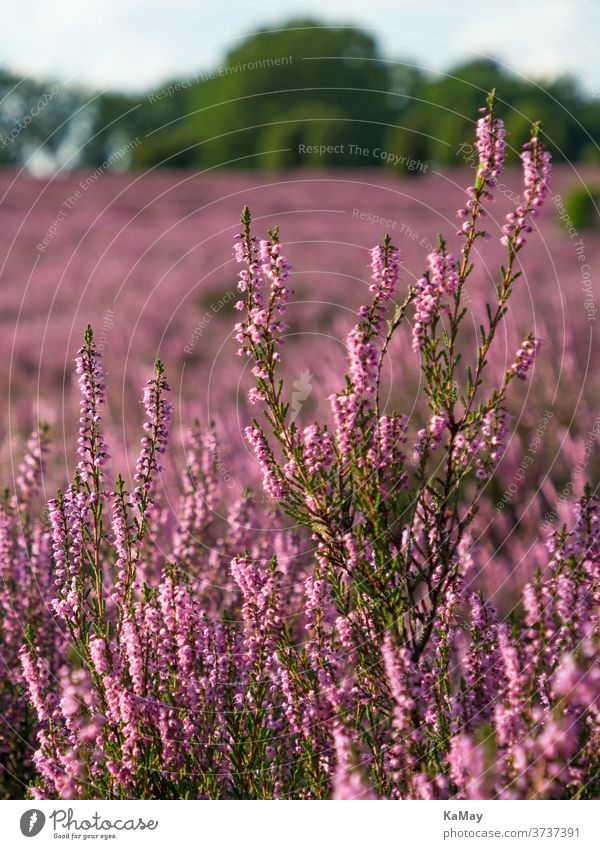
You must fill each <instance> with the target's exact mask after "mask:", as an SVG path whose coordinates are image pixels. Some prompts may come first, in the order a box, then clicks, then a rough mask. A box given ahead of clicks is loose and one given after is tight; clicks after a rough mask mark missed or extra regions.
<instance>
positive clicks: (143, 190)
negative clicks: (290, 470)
mask: <svg viewBox="0 0 600 849" xmlns="http://www.w3.org/2000/svg"><path fill="white" fill-rule="evenodd" d="M282 5H284V6H285V8H282ZM2 14H3V20H2V26H1V27H0V69H1V70H0V164H1V170H0V298H1V306H2V309H1V311H0V322H1V329H2V332H1V333H0V359H1V363H0V391H1V392H2V397H3V398H4V399H6V400H5V403H4V404H3V406H2V411H1V415H2V426H3V427H2V433H3V437H2V443H1V444H0V462H1V463H2V464H3V466H4V467H5V468H8V469H9V470H12V469H13V468H14V463H15V457H17V456H18V454H19V451H20V450H21V446H22V443H23V440H24V439H25V437H26V435H27V433H28V432H29V431H30V430H31V429H32V428H33V427H35V425H36V423H37V422H38V420H39V419H40V418H45V419H49V421H50V424H51V426H52V430H53V434H54V439H55V449H54V452H53V460H52V462H53V463H54V471H53V474H52V476H51V480H52V481H54V480H64V477H65V475H66V474H67V473H69V472H71V471H72V468H73V464H74V462H75V459H76V457H75V452H74V449H73V447H72V444H71V442H70V441H69V438H70V436H72V434H73V433H74V431H75V427H76V419H77V393H76V384H75V381H74V378H73V357H74V354H75V351H76V349H77V347H78V346H79V344H80V340H81V337H82V332H83V328H84V327H85V325H86V324H87V323H88V322H89V323H91V324H92V325H93V327H94V328H95V330H96V337H97V339H98V340H99V344H100V345H101V346H102V350H103V352H104V355H105V359H106V364H107V370H108V372H109V380H108V383H109V400H110V417H109V421H108V422H107V427H108V428H109V430H110V431H111V442H112V445H113V454H114V456H115V466H116V468H118V465H117V464H119V465H121V466H123V465H125V466H126V465H127V464H128V463H130V461H131V456H132V455H133V456H135V452H136V444H137V439H138V427H139V424H140V421H141V419H142V409H141V406H140V404H139V403H138V399H139V396H140V386H141V384H142V383H143V381H144V380H145V379H146V378H147V376H148V373H149V370H150V369H151V367H152V362H153V360H154V358H155V357H156V356H160V357H161V358H162V359H163V360H164V362H165V364H166V368H167V372H168V375H169V378H170V381H171V384H172V386H173V395H174V402H175V407H176V411H177V427H176V439H175V446H174V452H173V460H172V466H173V469H175V468H177V464H178V463H179V461H180V453H181V452H180V448H181V437H180V434H181V433H182V432H183V430H184V426H185V425H186V424H189V422H190V420H191V418H192V416H195V415H197V416H198V417H199V418H200V419H201V420H202V421H203V422H207V421H209V420H215V421H216V423H217V427H218V431H219V433H220V436H221V439H222V442H223V443H224V445H225V446H226V448H225V449H224V457H225V459H224V460H223V462H224V463H225V464H226V465H225V467H224V468H225V471H224V473H223V474H226V475H227V476H228V478H229V479H230V480H231V481H232V487H233V488H237V489H241V488H242V487H243V486H245V485H246V484H247V483H248V482H250V481H252V480H253V474H254V471H253V470H254V463H253V461H252V460H251V459H250V458H248V455H247V450H246V447H245V446H244V443H243V439H242V438H241V436H240V428H241V426H243V425H245V424H247V423H248V421H249V419H250V417H251V414H252V413H253V412H254V411H253V410H249V409H248V406H247V404H246V401H245V390H246V389H247V388H248V386H249V379H248V374H247V373H246V364H245V362H242V361H241V360H240V359H238V358H236V357H235V349H236V347H237V346H236V344H235V342H234V341H233V340H232V334H231V331H232V326H233V323H234V321H235V320H236V316H237V313H235V312H234V309H233V304H234V301H235V299H236V296H235V279H236V273H237V268H236V265H235V263H234V261H233V258H232V252H231V246H232V243H233V240H234V238H235V234H236V233H237V231H238V228H239V215H240V211H241V208H242V207H243V206H244V204H248V205H249V206H250V207H251V209H252V211H253V214H254V220H255V225H256V231H257V233H258V234H262V233H264V232H265V231H266V230H267V229H268V228H269V227H272V226H273V225H274V224H279V225H280V228H281V235H282V240H283V242H284V243H285V245H286V251H287V253H288V256H289V258H290V260H291V262H292V264H293V266H294V269H295V275H294V292H295V295H294V299H293V302H292V304H291V306H290V309H289V324H290V329H289V332H288V338H287V347H286V357H285V366H284V372H285V375H286V378H287V380H288V386H289V393H290V394H291V393H293V392H296V393H297V394H298V397H300V396H302V407H301V411H300V413H299V416H300V420H299V424H301V425H304V424H307V423H310V422H311V421H312V420H313V419H314V417H315V416H316V415H317V414H318V415H323V416H326V415H327V409H328V406H327V402H326V401H325V400H324V399H325V398H326V396H327V395H328V394H329V392H331V391H332V390H333V389H335V388H338V387H339V385H340V381H341V377H342V374H343V371H344V348H343V344H344V339H345V337H346V334H347V332H348V330H349V329H350V327H351V326H352V324H353V322H354V319H355V315H356V310H357V309H358V307H359V306H360V304H361V303H364V302H365V300H366V299H367V298H368V285H369V272H368V268H367V265H368V253H367V251H368V248H370V247H371V246H372V245H374V244H376V243H377V242H378V241H379V240H380V239H381V237H382V235H383V233H384V232H386V231H387V232H390V234H391V235H392V238H393V240H394V242H395V243H396V244H397V245H398V247H400V248H401V250H402V266H403V271H402V279H403V284H404V285H408V283H410V282H414V281H415V280H416V279H417V278H418V277H419V276H420V274H421V273H422V270H423V269H424V267H425V264H426V256H427V254H428V253H429V252H430V251H431V250H432V247H433V246H434V245H435V244H436V240H437V234H438V233H440V232H441V233H444V234H445V235H446V237H447V238H448V240H449V242H450V244H452V245H453V246H454V248H455V249H458V246H459V240H458V239H457V238H456V236H455V230H456V226H457V225H456V210H457V209H458V208H459V207H460V206H461V205H463V204H464V202H465V189H466V187H467V186H468V185H470V183H471V182H472V180H473V169H474V167H475V162H476V160H475V158H474V155H473V134H474V123H475V121H476V119H477V114H478V113H477V110H478V109H479V108H480V107H482V106H483V105H484V104H485V99H486V93H487V92H488V91H489V90H490V89H491V88H496V90H497V93H498V113H499V114H500V115H501V117H503V118H504V120H505V122H506V126H507V129H508V133H509V136H508V142H509V147H510V155H509V157H508V160H507V166H508V167H507V171H506V174H505V176H504V178H503V179H502V181H501V183H500V185H499V186H498V192H497V200H496V203H495V205H494V206H493V207H491V213H490V219H489V228H488V229H489V230H490V232H491V234H492V236H494V237H498V236H499V235H500V228H501V226H502V219H503V216H504V215H505V214H506V212H507V211H509V210H510V209H512V208H514V206H515V205H516V204H518V202H519V196H520V192H521V190H522V189H521V176H520V171H519V168H518V166H519V160H518V151H519V149H520V146H521V145H522V144H523V143H524V142H525V141H526V139H527V137H528V135H527V134H528V132H529V130H530V126H531V123H532V121H534V120H541V121H542V122H543V133H544V137H545V141H546V143H547V144H548V146H549V148H550V149H551V150H552V153H553V158H554V163H555V168H554V171H553V180H552V192H551V197H550V200H549V202H548V204H547V206H546V209H545V210H544V213H543V215H542V216H541V218H540V219H539V228H538V232H537V233H533V234H532V235H531V245H530V246H528V247H529V248H530V250H529V251H528V252H524V253H523V254H522V256H523V268H522V270H523V276H522V278H521V279H520V281H519V285H518V286H516V287H515V295H514V307H513V309H512V310H511V312H510V314H509V316H508V318H507V320H506V323H505V325H504V328H503V331H502V334H501V335H500V338H499V339H498V348H497V351H496V354H495V357H496V360H495V361H494V363H493V366H494V367H495V368H498V369H502V368H505V367H506V366H507V365H509V364H510V362H511V361H512V357H513V354H514V351H515V350H516V347H518V344H519V341H520V340H521V339H522V338H523V337H524V336H525V335H526V334H527V333H528V332H529V331H530V330H533V331H534V332H535V333H536V335H538V336H541V337H542V338H543V339H544V340H545V344H544V346H543V348H542V353H541V355H540V357H539V360H538V362H537V364H536V369H535V373H534V375H533V377H532V380H531V381H530V382H528V383H527V384H526V385H524V386H522V387H519V391H518V392H517V394H516V396H515V397H514V399H513V409H514V412H515V427H514V434H513V436H512V438H511V443H510V446H509V451H508V453H507V457H506V460H505V463H504V464H503V469H501V471H500V475H499V478H498V480H497V481H495V482H493V483H491V484H490V487H492V488H495V489H494V491H493V492H492V495H493V498H494V499H495V502H496V503H498V504H501V505H502V506H501V507H500V508H498V512H499V514H500V515H501V517H503V518H502V521H506V527H507V528H508V527H513V526H514V524H515V523H516V522H523V521H525V519H528V521H529V527H530V529H531V534H532V537H533V536H535V534H536V533H537V531H536V528H537V524H538V523H539V520H540V516H543V515H545V514H546V513H548V512H549V511H550V510H551V509H554V508H553V505H556V504H557V503H558V509H557V512H556V516H555V518H554V519H553V520H552V521H559V519H560V516H561V509H562V506H561V505H562V503H563V502H562V501H561V498H562V495H563V493H565V492H567V491H568V490H569V487H570V484H571V483H572V484H573V486H574V488H575V490H578V489H580V488H581V486H582V484H583V480H584V479H585V477H586V476H587V477H590V476H591V477H593V476H594V474H596V473H597V462H598V459H597V443H598V433H600V421H599V419H598V413H597V398H598V396H599V394H600V377H599V376H598V375H599V373H600V371H599V369H598V367H597V365H598V360H597V359H595V360H594V357H595V356H596V357H597V354H598V351H597V344H596V340H595V337H594V329H595V323H596V318H597V304H596V281H595V273H596V269H597V266H598V260H599V259H600V250H599V248H598V233H597V230H598V206H597V203H598V198H599V196H600V146H599V141H600V98H599V94H600V63H599V62H598V45H599V44H600V39H599V36H600V9H599V8H598V6H597V4H593V3H591V2H587V0H571V1H570V2H566V0H548V2H541V0H540V2H529V3H526V4H525V3H523V2H517V0H506V2H504V3H502V4H482V3H475V2H471V0H466V1H465V2H462V3H461V4H456V3H448V2H437V3H427V2H405V0H394V2H392V0H372V2H370V3H368V4H361V5H360V8H359V7H358V5H357V6H356V8H352V7H350V8H349V4H347V3H341V2H339V0H330V2H329V3H328V4H323V3H321V2H319V3H317V2H312V0H308V2H307V1H306V0H304V2H287V3H285V4H281V3H275V2H258V3H236V2H231V0H222V2H220V3H218V4H216V3H208V2H202V3H197V2H192V0H172V2H170V3H169V4H168V6H165V4H164V3H161V2H158V0H145V2H144V3H141V2H139V0H120V2H114V0H107V2H104V3H103V4H102V5H101V7H99V6H98V5H97V4H92V3H89V2H81V1H80V0H79V2H76V0H64V2H62V3H61V4H59V5H57V4H50V3H48V2H39V0H28V2H23V3H20V4H12V7H11V8H8V7H7V8H5V9H4V10H3V13H2ZM477 261H478V269H477V273H476V274H475V275H474V276H473V278H472V279H471V281H470V288H469V292H468V306H469V311H470V316H469V318H470V325H469V327H470V336H469V334H467V336H469V338H467V339H466V340H465V343H464V344H465V349H466V351H467V352H469V351H471V352H472V347H473V346H474V345H475V344H476V336H477V327H478V324H479V321H480V317H481V315H482V310H484V308H485V302H486V300H488V299H490V298H493V285H494V281H495V280H496V279H497V275H498V268H499V265H500V263H501V262H502V248H501V246H500V245H499V244H498V238H494V239H493V240H492V241H491V242H490V243H486V245H485V247H483V248H481V249H480V252H479V253H478V256H477ZM469 346H472V347H471V348H469ZM386 380H387V384H386V392H387V397H388V399H389V404H390V405H392V406H395V407H397V408H398V409H399V411H401V412H405V413H407V414H411V415H413V416H414V418H415V426H417V425H418V423H419V420H420V418H422V415H423V410H422V409H420V408H419V406H418V405H417V404H416V398H417V393H418V387H419V381H420V374H419V363H418V361H417V360H416V358H415V356H414V355H413V354H412V352H411V348H410V331H409V329H407V332H406V333H405V334H404V335H402V334H401V335H400V336H399V337H398V339H397V341H396V342H395V344H394V347H393V348H392V357H391V364H390V369H389V373H388V375H387V376H386ZM294 387H295V388H294ZM519 393H520V394H519ZM536 433H541V435H538V437H537V440H536V439H535V436H536ZM590 446H591V447H590ZM527 458H529V459H527ZM524 463H525V465H524V466H523V464H524ZM574 469H579V472H578V474H577V476H576V479H575V480H572V478H573V470H574ZM174 473H175V472H173V474H174ZM513 488H514V491H513ZM507 493H508V494H507ZM563 500H565V499H563ZM534 502H535V505H537V506H532V505H534ZM490 533H492V532H491V531H490ZM495 533H497V534H499V536H498V537H497V539H494V540H492V542H493V545H494V546H497V545H498V544H499V543H498V540H500V539H501V538H502V533H503V531H502V529H501V530H500V531H497V532H495ZM523 540H524V541H523V543H522V544H523V546H524V547H525V548H526V547H527V545H528V544H529V543H528V541H527V538H526V536H525V537H523Z"/></svg>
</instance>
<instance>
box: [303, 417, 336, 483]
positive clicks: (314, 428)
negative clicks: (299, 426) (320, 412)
mask: <svg viewBox="0 0 600 849" xmlns="http://www.w3.org/2000/svg"><path fill="white" fill-rule="evenodd" d="M302 437H303V438H302V444H303V449H302V453H303V457H304V462H305V463H306V468H307V469H308V471H309V472H311V473H315V472H320V471H321V470H322V469H325V468H327V466H330V465H331V464H332V463H333V440H332V438H331V434H330V433H329V432H328V431H327V430H322V429H321V428H320V427H319V426H318V425H316V424H315V425H309V426H308V427H305V428H304V431H303V434H302Z"/></svg>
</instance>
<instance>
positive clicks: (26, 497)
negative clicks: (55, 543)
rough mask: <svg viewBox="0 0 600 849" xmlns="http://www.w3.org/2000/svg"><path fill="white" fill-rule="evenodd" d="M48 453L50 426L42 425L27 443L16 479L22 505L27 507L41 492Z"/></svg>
mask: <svg viewBox="0 0 600 849" xmlns="http://www.w3.org/2000/svg"><path fill="white" fill-rule="evenodd" d="M47 453H48V425H46V424H45V423H44V422H42V423H40V426H39V429H38V430H35V431H34V432H33V433H32V434H31V436H30V437H29V439H28V441H27V451H26V453H25V456H24V457H23V460H22V462H21V465H20V466H19V472H18V474H17V479H16V488H17V491H18V493H19V502H20V504H21V505H23V506H24V505H27V504H29V502H30V501H31V499H32V498H33V497H34V496H35V495H36V494H37V493H38V492H39V489H40V486H41V482H42V478H43V476H44V457H45V455H46V454H47Z"/></svg>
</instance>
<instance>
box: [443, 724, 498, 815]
mask: <svg viewBox="0 0 600 849" xmlns="http://www.w3.org/2000/svg"><path fill="white" fill-rule="evenodd" d="M448 762H449V764H450V776H451V778H452V781H453V782H454V783H455V784H456V786H457V788H458V790H459V794H460V797H459V798H462V799H486V798H488V797H489V793H488V792H486V788H485V786H484V778H485V773H486V769H485V761H484V755H483V747H482V746H477V745H475V743H474V742H473V740H472V739H471V737H470V736H469V735H468V734H459V735H457V736H455V737H451V738H450V751H449V753H448Z"/></svg>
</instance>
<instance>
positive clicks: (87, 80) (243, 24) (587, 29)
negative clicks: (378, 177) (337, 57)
mask: <svg viewBox="0 0 600 849" xmlns="http://www.w3.org/2000/svg"><path fill="white" fill-rule="evenodd" d="M299 15H302V16H308V15H310V16H314V17H317V18H318V19H319V20H322V21H325V22H331V23H350V24H355V25H357V26H363V27H366V28H368V29H371V30H372V32H373V33H374V34H375V35H376V36H377V38H378V40H379V42H380V44H381V48H382V51H383V53H384V55H386V56H387V57H389V58H402V59H405V60H407V59H408V60H410V61H414V62H415V63H416V64H418V65H420V66H421V67H423V68H424V69H430V70H444V69H446V68H448V67H449V66H450V65H451V64H452V63H454V62H458V61H463V60H465V59H468V58H472V57H474V56H481V55H485V56H494V57H497V58H499V59H500V60H501V61H502V62H504V63H505V64H506V65H507V66H508V67H510V68H511V69H513V70H515V71H516V72H518V73H521V74H523V75H525V76H536V77H543V78H546V79H549V78H552V77H555V76H556V75H558V74H560V73H563V72H565V71H570V72H571V73H573V74H575V75H576V76H577V77H578V78H579V80H580V82H581V84H582V86H584V87H585V88H586V89H587V90H588V92H590V93H591V94H593V95H595V96H600V61H599V52H600V2H598V0H594V2H591V0H533V2H524V0H503V2H501V3H490V2H484V0H479V2H474V0H454V2H450V0H437V2H427V0H425V2H423V0H369V2H361V3H360V4H359V3H356V2H355V3H354V4H353V3H352V2H351V0H350V2H349V0H327V2H326V3H324V2H323V0H301V2H297V0H257V2H247V1H246V0H219V2H205V0H200V2H198V0H196V1H195V2H194V0H103V2H101V3H100V2H98V0H59V2H54V1H53V0H16V2H14V0H13V2H12V3H4V4H3V10H2V12H0V66H4V67H8V68H10V69H11V70H13V71H16V72H18V73H19V74H21V75H24V76H25V75H33V76H38V77H39V76H52V77H53V78H55V79H57V80H58V81H59V82H66V81H72V82H77V83H80V84H84V85H87V86H91V87H94V88H102V89H104V88H109V89H124V90H130V91H135V90H141V89H145V88H149V87H152V86H155V85H157V84H159V83H161V82H162V81H164V80H165V79H169V78H173V77H178V76H182V77H185V76H186V75H191V74H195V73H196V72H197V71H199V70H205V69H208V68H210V67H212V66H214V65H217V64H218V63H219V60H220V59H221V57H222V55H223V53H224V52H225V51H226V50H227V49H229V48H230V47H231V46H232V45H233V44H235V42H236V41H237V40H238V39H239V38H240V37H242V36H243V35H245V34H246V33H247V32H249V31H252V30H254V29H256V28H260V27H262V26H265V25H267V26H277V25H278V24H281V23H282V22H284V21H286V20H287V19H289V18H290V17H291V16H299Z"/></svg>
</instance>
